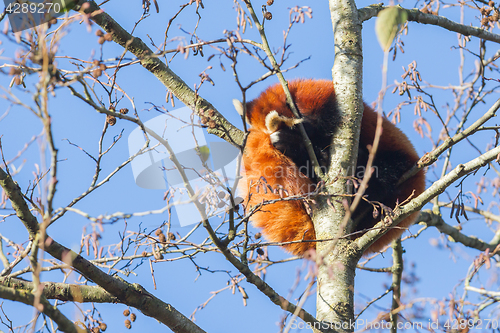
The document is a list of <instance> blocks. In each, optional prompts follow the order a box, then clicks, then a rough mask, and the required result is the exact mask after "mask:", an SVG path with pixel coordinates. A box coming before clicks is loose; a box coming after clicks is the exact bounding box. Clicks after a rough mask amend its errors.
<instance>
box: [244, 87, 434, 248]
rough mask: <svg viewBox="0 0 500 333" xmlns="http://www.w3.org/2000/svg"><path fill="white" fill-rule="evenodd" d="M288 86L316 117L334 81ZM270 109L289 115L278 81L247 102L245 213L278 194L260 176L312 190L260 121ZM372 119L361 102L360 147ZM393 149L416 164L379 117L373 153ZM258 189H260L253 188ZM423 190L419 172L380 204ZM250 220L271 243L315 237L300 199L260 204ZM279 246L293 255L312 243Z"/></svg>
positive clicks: (368, 138)
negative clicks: (380, 125)
mask: <svg viewBox="0 0 500 333" xmlns="http://www.w3.org/2000/svg"><path fill="white" fill-rule="evenodd" d="M289 88H290V91H291V93H292V96H293V97H294V101H295V103H296V105H297V107H298V108H299V110H300V112H301V113H302V115H303V116H305V117H308V116H309V117H314V116H318V115H315V112H316V113H317V112H318V111H317V110H321V109H324V108H329V107H330V106H329V105H330V104H329V103H331V101H332V100H334V98H335V91H334V88H333V85H332V83H331V82H330V81H326V80H296V81H292V82H290V83H289ZM273 110H276V111H277V112H278V113H279V114H280V115H285V116H288V117H293V115H292V113H291V111H290V110H289V108H288V107H287V105H286V101H285V96H284V93H283V89H282V87H281V86H280V85H274V86H272V87H270V88H268V89H267V90H266V91H264V92H263V93H262V94H261V95H260V96H259V97H258V98H257V99H256V100H254V101H252V102H250V103H248V105H247V117H248V120H249V123H250V124H251V126H252V128H251V129H250V133H249V135H248V139H247V144H246V147H245V154H244V157H243V163H244V179H243V181H242V182H241V183H240V184H241V188H242V189H243V191H244V192H245V195H246V198H245V202H246V201H247V200H248V203H247V212H248V211H249V208H250V207H251V206H255V205H258V204H259V203H261V202H262V201H264V200H273V199H279V198H280V196H279V195H278V194H275V193H273V192H272V191H270V190H269V189H267V190H264V188H263V187H264V186H263V185H262V184H264V182H263V180H262V179H263V178H264V179H265V182H266V183H267V185H269V186H270V187H271V188H273V189H276V188H278V187H280V186H282V187H283V188H284V189H285V190H286V191H287V192H288V195H300V194H305V193H307V192H310V191H313V190H314V184H313V182H312V181H311V180H310V179H309V178H307V177H306V176H304V175H303V174H301V173H300V172H298V168H297V166H296V165H295V164H294V162H292V160H291V159H290V158H288V157H287V156H285V155H284V154H283V153H281V152H280V151H279V150H277V149H276V148H275V147H274V146H273V144H272V143H271V139H270V136H269V135H270V133H268V132H269V131H268V130H267V128H266V126H265V117H266V115H267V114H268V113H269V112H270V111H273ZM376 120H377V114H376V113H375V112H374V111H373V110H372V109H371V108H370V107H368V106H366V105H365V110H364V115H363V120H362V125H361V136H360V147H366V145H371V144H372V142H373V138H374V134H375V128H376V123H377V121H376ZM395 150H402V151H404V152H405V154H406V158H407V159H408V160H409V162H411V163H415V162H416V161H418V159H419V157H418V155H417V153H416V152H415V149H414V148H413V146H412V144H411V143H410V141H409V140H408V138H407V137H406V135H404V134H403V133H402V132H401V131H400V130H399V129H398V128H396V127H395V126H394V125H393V124H392V123H390V122H389V121H388V120H386V119H384V122H383V134H382V136H381V138H380V145H379V148H378V153H381V152H384V151H395ZM259 184H260V185H259ZM257 188H259V189H258V190H257ZM424 189H425V175H424V172H423V171H421V172H419V173H418V174H417V175H415V176H414V177H412V178H410V179H409V180H408V181H406V182H405V183H404V184H402V185H401V186H400V187H399V188H398V189H397V190H396V191H395V192H394V193H393V197H391V198H390V199H388V200H386V202H384V204H385V205H387V206H389V207H392V208H394V206H395V204H396V201H398V202H403V201H404V200H406V199H407V198H408V197H410V196H411V195H412V194H413V195H414V196H417V195H419V194H420V193H422V192H423V191H424ZM417 216H418V212H416V213H414V214H412V215H410V216H409V217H407V218H406V219H405V220H403V221H402V222H400V223H399V224H398V228H396V229H392V230H390V231H389V232H388V233H387V234H385V235H384V236H382V237H381V238H380V239H379V240H377V241H376V242H375V243H374V244H372V245H371V247H370V248H369V249H368V250H367V251H366V252H376V251H380V250H381V249H382V248H383V247H384V246H386V245H387V244H388V243H390V242H391V241H392V240H393V239H395V238H397V237H399V236H400V235H401V234H402V233H403V232H404V228H407V227H408V226H410V225H411V224H412V223H413V222H414V221H415V219H416V217H417ZM251 220H252V222H253V223H254V225H255V226H256V227H258V228H261V229H262V230H263V233H264V234H265V236H266V237H267V238H268V239H269V240H270V241H273V242H289V241H300V240H314V239H315V233H314V227H313V224H312V221H311V218H310V216H309V215H308V213H307V211H306V209H305V207H304V204H303V203H302V201H298V200H294V201H279V202H277V203H274V204H270V205H265V206H263V207H262V208H261V209H260V210H259V211H257V212H255V213H254V214H253V215H252V217H251ZM369 223H371V222H369ZM371 226H373V223H372V224H371V225H370V227H371ZM284 247H285V248H286V249H287V250H288V251H289V252H291V253H293V254H296V255H303V254H304V253H305V251H307V250H308V249H311V248H315V242H298V243H294V244H287V245H284Z"/></svg>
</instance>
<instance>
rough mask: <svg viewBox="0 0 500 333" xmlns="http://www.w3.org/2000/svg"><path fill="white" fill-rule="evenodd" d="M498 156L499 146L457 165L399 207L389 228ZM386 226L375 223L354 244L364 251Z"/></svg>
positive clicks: (385, 230) (385, 229)
mask: <svg viewBox="0 0 500 333" xmlns="http://www.w3.org/2000/svg"><path fill="white" fill-rule="evenodd" d="M499 154H500V146H499V147H496V148H493V149H491V150H489V151H488V152H486V153H484V154H482V155H480V156H478V157H476V158H475V159H473V160H472V161H470V162H467V163H465V164H459V165H457V166H456V167H455V169H453V170H452V171H450V172H449V173H448V174H447V175H445V176H444V177H442V178H441V179H439V180H437V181H435V182H434V184H432V186H431V187H429V188H428V189H427V190H425V191H424V192H423V193H422V194H420V195H419V196H418V197H416V198H415V199H413V200H411V201H410V202H409V203H407V204H406V205H404V206H402V207H399V209H396V210H395V214H394V216H393V219H392V220H393V222H392V223H391V225H390V226H397V224H398V223H399V222H400V221H402V220H403V219H404V218H406V217H407V216H408V215H410V214H411V213H413V212H416V211H418V210H419V209H421V208H422V207H423V206H424V205H425V204H426V203H428V202H429V201H430V200H432V199H433V198H434V197H436V196H437V195H439V194H441V193H443V192H444V191H445V190H446V189H447V188H448V186H450V185H451V184H453V182H455V181H456V180H458V179H460V178H461V177H463V176H465V175H467V174H469V173H471V172H474V171H476V170H478V169H480V168H481V167H483V166H486V165H487V164H488V163H489V162H491V161H493V160H495V159H497V158H498V156H499ZM387 230H388V229H387V226H386V225H385V224H384V221H380V222H379V223H377V224H376V225H375V226H374V228H373V229H372V230H370V231H368V232H366V233H365V234H364V235H363V236H361V237H359V238H358V239H356V241H355V243H356V244H357V245H358V247H359V248H360V249H362V250H363V249H366V248H368V246H370V244H372V243H373V242H374V241H375V240H377V239H378V238H379V237H380V236H382V235H383V234H384V233H385V232H387Z"/></svg>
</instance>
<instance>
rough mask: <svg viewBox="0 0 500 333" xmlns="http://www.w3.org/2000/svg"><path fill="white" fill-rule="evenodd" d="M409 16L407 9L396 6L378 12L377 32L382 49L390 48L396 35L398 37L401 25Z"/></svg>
mask: <svg viewBox="0 0 500 333" xmlns="http://www.w3.org/2000/svg"><path fill="white" fill-rule="evenodd" d="M407 17H408V14H407V13H406V11H404V10H402V9H401V8H400V7H396V6H393V7H389V8H386V9H384V10H382V11H380V12H379V13H378V17H377V22H376V23H375V33H376V34H377V39H378V42H379V44H380V47H382V50H384V51H387V50H389V48H390V47H391V45H392V41H393V40H394V37H396V34H397V33H398V31H399V28H400V27H401V25H402V24H404V23H405V22H406V19H407Z"/></svg>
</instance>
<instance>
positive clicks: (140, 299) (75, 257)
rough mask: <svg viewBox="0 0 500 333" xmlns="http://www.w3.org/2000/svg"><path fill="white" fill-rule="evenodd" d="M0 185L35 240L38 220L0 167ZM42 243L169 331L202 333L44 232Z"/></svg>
mask: <svg viewBox="0 0 500 333" xmlns="http://www.w3.org/2000/svg"><path fill="white" fill-rule="evenodd" d="M0 186H1V187H2V188H3V189H4V191H5V193H6V194H7V196H8V197H9V199H10V201H11V204H12V207H13V208H14V210H15V211H16V215H17V217H18V218H19V219H20V220H21V221H22V222H23V224H24V225H25V227H26V229H27V230H28V232H29V234H30V238H31V239H35V236H36V234H37V232H38V229H39V224H38V221H37V219H36V217H35V216H33V215H32V214H31V211H30V209H29V207H28V205H27V204H26V202H25V200H24V197H23V195H22V193H21V189H20V188H19V186H18V185H17V184H16V183H15V182H14V181H13V180H12V178H11V177H10V176H9V175H8V174H7V173H6V172H5V171H4V170H3V169H2V168H0ZM42 245H43V246H40V247H41V248H43V249H44V250H45V251H46V252H47V253H49V254H50V255H51V256H53V257H54V258H56V259H58V260H60V261H62V262H65V263H67V264H69V265H71V266H72V267H73V268H74V269H76V270H77V271H78V272H79V273H81V274H82V275H83V276H85V278H87V279H88V280H91V281H93V282H95V283H96V284H98V285H99V286H101V287H102V288H103V289H104V290H106V291H107V292H108V293H110V294H111V295H113V296H114V297H116V298H118V299H119V300H120V301H121V302H123V303H124V304H127V305H129V306H132V307H134V308H136V309H138V310H140V311H141V312H142V313H144V314H145V315H146V316H149V317H153V318H155V319H156V320H158V321H160V322H161V323H163V324H165V325H167V326H168V327H169V328H170V329H171V330H172V331H174V332H179V333H193V332H194V333H201V332H204V331H203V330H202V329H201V328H200V327H198V326H197V325H196V324H194V323H193V322H192V321H191V320H189V319H188V318H187V317H185V316H184V315H183V314H182V313H180V312H179V311H177V310H176V309H175V308H174V307H173V306H172V305H170V304H167V303H165V302H163V301H162V300H160V299H158V298H156V297H155V296H153V295H152V294H150V293H149V292H148V291H147V290H145V289H144V288H143V287H142V286H141V285H139V284H130V283H128V282H126V281H125V280H123V279H118V278H115V277H112V276H109V275H108V274H106V273H104V272H103V271H101V270H100V269H99V268H97V267H96V266H95V265H93V264H92V263H91V262H89V261H88V260H87V259H85V258H83V257H82V256H80V255H79V254H77V253H75V252H74V251H72V250H70V249H68V248H66V247H65V246H63V245H61V244H59V243H58V242H56V241H55V240H53V239H52V238H50V237H49V235H48V234H46V235H45V238H44V241H43V244H42Z"/></svg>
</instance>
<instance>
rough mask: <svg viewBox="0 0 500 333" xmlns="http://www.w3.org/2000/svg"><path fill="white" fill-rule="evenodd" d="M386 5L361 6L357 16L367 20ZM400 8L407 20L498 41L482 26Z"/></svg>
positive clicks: (495, 35) (498, 41)
mask: <svg viewBox="0 0 500 333" xmlns="http://www.w3.org/2000/svg"><path fill="white" fill-rule="evenodd" d="M388 7H389V6H384V5H382V4H374V5H370V6H367V7H364V8H361V9H359V18H360V20H361V21H362V22H364V21H367V20H369V19H371V18H372V17H375V16H377V15H378V13H379V12H380V11H382V10H384V9H385V8H388ZM400 8H401V9H402V10H404V11H405V12H406V13H407V14H408V21H413V22H417V23H423V24H431V25H436V26H438V27H441V28H444V29H446V30H449V31H453V32H458V33H459V34H462V35H464V36H474V37H477V38H481V39H484V40H489V41H491V42H495V43H500V35H498V34H494V33H491V32H489V31H487V30H484V29H482V28H478V27H471V26H467V25H463V24H460V23H456V22H453V21H452V20H450V19H447V18H446V17H443V16H438V15H433V14H425V13H422V12H421V11H420V10H418V9H416V8H414V9H405V8H402V7H400Z"/></svg>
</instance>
